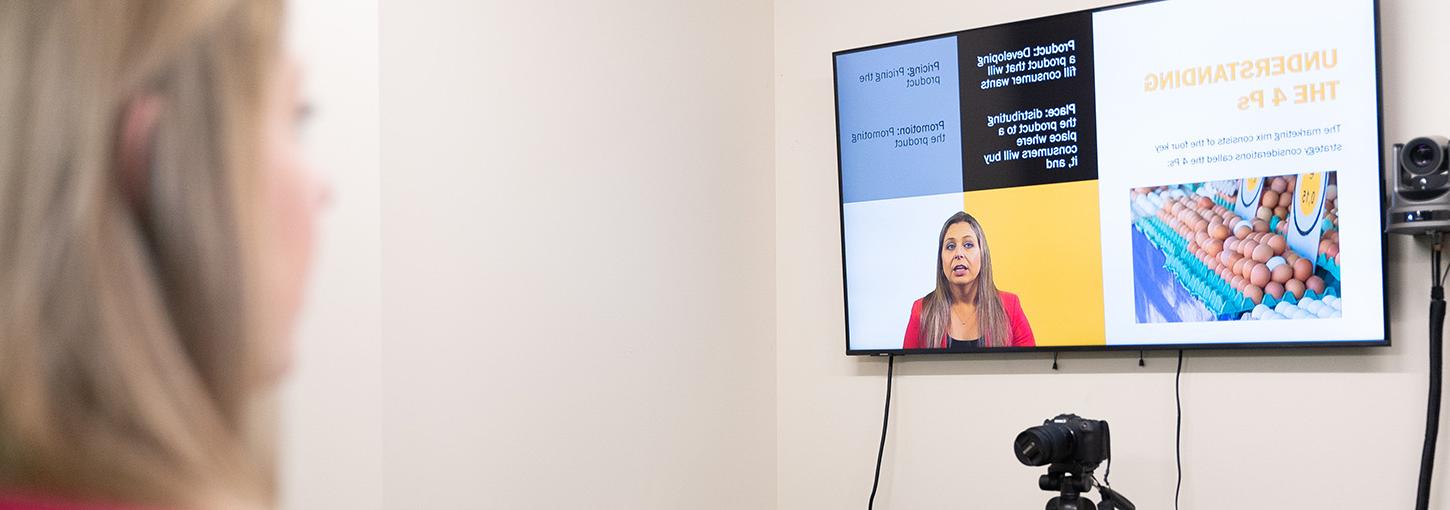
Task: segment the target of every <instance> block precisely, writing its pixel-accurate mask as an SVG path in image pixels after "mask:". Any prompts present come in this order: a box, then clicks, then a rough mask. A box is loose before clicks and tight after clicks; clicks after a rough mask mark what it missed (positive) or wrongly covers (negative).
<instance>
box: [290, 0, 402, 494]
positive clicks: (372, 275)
mask: <svg viewBox="0 0 1450 510" xmlns="http://www.w3.org/2000/svg"><path fill="white" fill-rule="evenodd" d="M288 8H289V12H288V27H287V29H288V30H287V31H288V33H287V36H288V43H289V46H290V48H291V50H292V53H293V56H294V57H295V58H296V59H297V61H298V62H299V63H300V65H301V66H302V93H303V96H304V98H305V99H306V100H307V101H308V102H309V103H311V104H312V106H313V111H314V115H313V116H312V118H311V119H310V120H309V121H307V124H306V126H305V127H304V130H303V132H302V144H303V146H304V147H305V151H306V154H305V155H306V157H307V158H308V160H309V162H310V163H311V164H312V165H313V166H315V167H316V168H317V172H318V174H319V175H320V176H321V177H322V178H324V179H326V180H327V181H328V182H329V183H330V185H331V188H332V195H331V196H332V201H331V204H330V206H329V207H328V209H327V210H326V211H324V212H323V214H322V216H321V218H319V222H318V230H317V232H318V238H317V244H316V246H317V248H316V253H315V254H314V255H315V256H314V258H313V261H312V263H313V266H312V267H313V272H312V281H311V282H310V285H311V286H310V288H309V289H308V290H309V292H308V295H307V302H306V303H305V305H304V313H303V314H302V317H301V319H300V321H299V324H298V326H297V337H296V343H295V349H294V352H295V359H294V362H293V366H292V373H291V374H290V377H288V379H287V382H286V383H285V384H284V385H283V387H282V392H281V398H280V406H279V408H280V411H281V421H280V425H281V426H280V430H279V442H280V447H281V457H280V459H279V470H280V473H279V474H280V477H281V484H282V501H281V503H282V507H283V508H291V509H313V508H349V509H359V510H367V509H376V508H383V507H382V503H381V501H380V498H381V495H382V490H381V488H380V485H379V482H380V481H381V477H382V452H380V451H379V445H380V444H382V427H381V420H382V415H383V412H384V409H382V408H381V401H380V400H379V398H378V394H379V392H380V390H381V388H380V384H381V379H380V377H379V372H378V371H379V369H380V367H381V364H382V359H381V356H382V333H381V324H380V321H379V315H380V313H381V307H382V294H381V292H382V290H381V283H380V281H379V274H380V271H381V270H382V266H381V254H380V252H379V248H380V244H379V243H380V239H379V237H380V233H379V231H378V221H379V216H380V211H379V192H378V184H379V180H380V178H381V168H380V166H379V164H378V51H377V48H378V4H377V2H376V1H373V0H294V1H292V2H289V4H288Z"/></svg>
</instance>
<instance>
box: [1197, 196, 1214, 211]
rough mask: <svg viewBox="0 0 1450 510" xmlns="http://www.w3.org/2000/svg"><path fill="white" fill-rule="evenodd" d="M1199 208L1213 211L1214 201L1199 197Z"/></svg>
mask: <svg viewBox="0 0 1450 510" xmlns="http://www.w3.org/2000/svg"><path fill="white" fill-rule="evenodd" d="M1198 207H1199V208H1200V209H1212V208H1213V199H1211V198H1208V197H1198Z"/></svg>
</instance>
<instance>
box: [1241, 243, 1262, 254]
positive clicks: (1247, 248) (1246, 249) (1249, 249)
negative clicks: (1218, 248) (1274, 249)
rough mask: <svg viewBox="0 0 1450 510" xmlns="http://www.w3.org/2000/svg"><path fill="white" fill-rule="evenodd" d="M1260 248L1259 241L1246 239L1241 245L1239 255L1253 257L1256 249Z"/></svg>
mask: <svg viewBox="0 0 1450 510" xmlns="http://www.w3.org/2000/svg"><path fill="white" fill-rule="evenodd" d="M1258 247H1259V243H1258V241H1254V240H1253V239H1244V240H1243V242H1240V243H1239V255H1243V256H1245V257H1247V256H1249V255H1253V254H1254V248H1258Z"/></svg>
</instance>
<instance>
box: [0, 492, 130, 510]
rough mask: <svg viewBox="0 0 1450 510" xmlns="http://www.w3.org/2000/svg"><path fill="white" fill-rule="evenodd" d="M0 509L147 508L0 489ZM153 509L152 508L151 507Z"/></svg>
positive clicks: (94, 509)
mask: <svg viewBox="0 0 1450 510" xmlns="http://www.w3.org/2000/svg"><path fill="white" fill-rule="evenodd" d="M0 510H147V509H145V508H143V507H139V506H126V505H112V504H102V503H94V502H92V503H81V502H77V501H63V500H59V499H50V498H48V497H39V496H31V495H19V494H11V493H6V492H4V491H0ZM153 510H154V509H153Z"/></svg>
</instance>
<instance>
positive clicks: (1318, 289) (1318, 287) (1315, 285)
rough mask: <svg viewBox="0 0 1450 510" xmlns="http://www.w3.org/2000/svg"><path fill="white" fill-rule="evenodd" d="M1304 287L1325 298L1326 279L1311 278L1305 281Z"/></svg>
mask: <svg viewBox="0 0 1450 510" xmlns="http://www.w3.org/2000/svg"><path fill="white" fill-rule="evenodd" d="M1304 286H1305V287H1309V290H1312V291H1314V293H1315V294H1318V295H1320V296H1323V295H1324V288H1325V286H1326V284H1325V283H1324V279H1323V278H1320V277H1319V276H1317V275H1316V276H1310V277H1309V279H1308V280H1305V282H1304Z"/></svg>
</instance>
